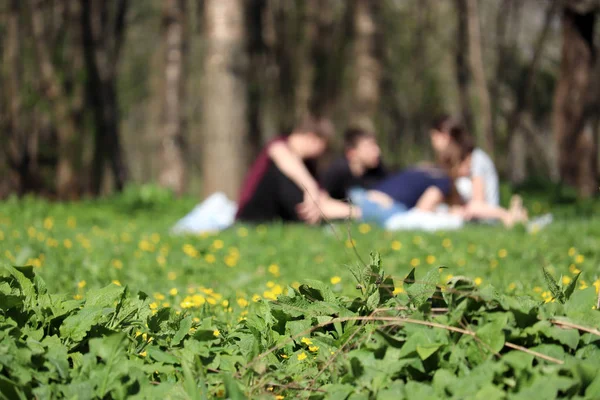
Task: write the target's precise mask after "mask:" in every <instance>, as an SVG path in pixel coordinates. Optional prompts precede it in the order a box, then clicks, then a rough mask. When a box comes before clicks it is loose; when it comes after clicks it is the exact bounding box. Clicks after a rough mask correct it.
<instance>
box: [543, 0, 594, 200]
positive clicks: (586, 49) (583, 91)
mask: <svg viewBox="0 0 600 400" xmlns="http://www.w3.org/2000/svg"><path fill="white" fill-rule="evenodd" d="M595 23H596V15H595V13H594V12H593V11H590V12H587V13H580V12H577V11H575V10H572V9H570V8H568V7H565V8H564V9H563V15H562V25H563V26H562V37H563V44H562V58H561V67H560V77H559V80H558V84H557V88H556V92H555V96H554V112H553V128H554V135H555V138H556V144H557V148H558V152H559V153H558V163H559V171H560V176H561V178H562V180H563V181H564V182H566V183H568V184H572V185H575V186H577V188H578V192H579V195H580V196H582V197H589V196H592V195H593V194H595V193H596V192H597V190H598V187H597V176H596V159H595V154H596V149H595V146H594V142H595V141H594V140H590V134H589V131H590V129H589V127H588V124H587V123H588V119H589V116H590V113H591V112H597V110H589V109H588V108H589V105H590V101H589V100H590V98H589V94H590V93H589V92H590V90H589V87H590V85H591V83H592V71H593V70H594V61H595V60H594V58H595V54H594V43H593V40H594V27H595Z"/></svg>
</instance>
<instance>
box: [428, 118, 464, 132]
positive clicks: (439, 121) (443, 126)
mask: <svg viewBox="0 0 600 400" xmlns="http://www.w3.org/2000/svg"><path fill="white" fill-rule="evenodd" d="M454 125H458V121H457V120H455V119H454V118H452V116H451V115H449V114H442V115H439V116H438V117H437V118H436V119H434V120H433V122H432V123H431V129H434V130H436V131H440V132H445V133H447V132H448V131H449V130H450V128H451V127H452V126H454Z"/></svg>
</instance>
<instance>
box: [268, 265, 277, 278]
mask: <svg viewBox="0 0 600 400" xmlns="http://www.w3.org/2000/svg"><path fill="white" fill-rule="evenodd" d="M268 271H269V273H270V274H272V275H275V276H279V265H277V264H271V265H269V268H268Z"/></svg>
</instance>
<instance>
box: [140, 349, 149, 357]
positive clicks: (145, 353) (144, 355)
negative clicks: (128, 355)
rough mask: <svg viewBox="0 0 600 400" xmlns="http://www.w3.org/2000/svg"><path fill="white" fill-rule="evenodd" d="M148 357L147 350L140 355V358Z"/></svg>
mask: <svg viewBox="0 0 600 400" xmlns="http://www.w3.org/2000/svg"><path fill="white" fill-rule="evenodd" d="M147 355H148V352H146V350H144V351H142V352H141V353H140V357H146V356H147Z"/></svg>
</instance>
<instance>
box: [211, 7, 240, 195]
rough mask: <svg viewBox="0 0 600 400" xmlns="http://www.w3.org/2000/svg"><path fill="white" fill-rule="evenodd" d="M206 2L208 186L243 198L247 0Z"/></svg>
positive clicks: (212, 190)
mask: <svg viewBox="0 0 600 400" xmlns="http://www.w3.org/2000/svg"><path fill="white" fill-rule="evenodd" d="M204 5H205V10H204V11H205V12H204V15H205V29H206V42H207V43H206V56H205V63H204V90H203V92H204V96H203V97H204V101H203V110H202V118H203V129H202V133H203V135H204V138H205V140H204V147H203V151H202V164H203V165H202V166H203V168H202V169H203V178H204V182H203V190H204V194H205V195H209V194H211V193H213V192H215V191H222V192H224V193H225V194H226V195H227V196H229V197H230V198H233V199H237V196H238V191H239V188H240V186H241V183H242V179H243V176H244V172H245V168H246V164H247V163H246V160H245V157H244V153H245V144H246V139H247V133H248V126H247V118H246V109H247V108H246V107H247V106H246V58H247V56H246V53H245V49H246V48H245V43H244V38H245V36H246V31H245V27H244V14H243V12H244V7H243V1H242V0H205V1H204Z"/></svg>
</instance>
